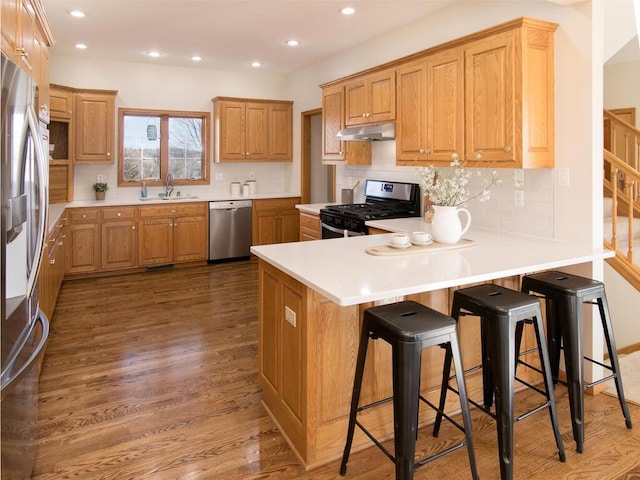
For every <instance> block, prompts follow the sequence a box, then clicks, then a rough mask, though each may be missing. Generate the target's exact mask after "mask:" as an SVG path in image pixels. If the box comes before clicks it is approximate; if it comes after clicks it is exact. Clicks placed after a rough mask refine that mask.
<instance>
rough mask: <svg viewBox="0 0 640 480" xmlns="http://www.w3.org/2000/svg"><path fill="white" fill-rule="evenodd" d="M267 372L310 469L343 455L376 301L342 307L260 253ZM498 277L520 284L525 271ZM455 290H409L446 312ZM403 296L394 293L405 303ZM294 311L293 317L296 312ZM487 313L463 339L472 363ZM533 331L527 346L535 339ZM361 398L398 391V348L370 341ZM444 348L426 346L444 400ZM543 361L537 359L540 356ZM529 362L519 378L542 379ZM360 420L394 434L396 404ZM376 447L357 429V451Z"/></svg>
mask: <svg viewBox="0 0 640 480" xmlns="http://www.w3.org/2000/svg"><path fill="white" fill-rule="evenodd" d="M259 265H260V266H259V290H260V300H259V341H258V344H259V378H260V384H261V386H262V389H263V403H264V406H265V407H266V409H267V410H268V412H269V414H270V415H271V416H272V418H273V419H274V421H275V422H276V423H277V425H278V426H279V428H280V430H281V431H282V433H283V434H284V435H285V437H286V438H287V440H288V442H289V443H290V445H291V447H292V448H293V450H294V452H295V453H296V455H297V456H298V457H299V458H300V460H301V461H302V462H303V464H304V465H305V466H306V468H307V469H312V468H314V467H317V466H319V465H322V464H325V463H328V462H330V461H333V460H336V459H338V458H340V457H341V455H342V451H343V449H344V443H345V438H346V432H347V422H348V415H349V407H350V402H351V392H352V389H353V378H354V374H355V364H356V357H357V351H358V342H359V337H360V326H361V321H362V314H363V312H364V310H365V309H366V308H368V307H370V306H372V305H373V304H361V305H354V306H348V307H341V306H339V305H337V304H336V303H334V302H332V301H330V300H328V299H327V298H325V297H324V296H322V295H320V294H319V293H317V292H316V291H314V290H312V289H310V288H308V287H306V286H305V285H303V284H302V283H300V282H298V281H297V280H295V279H293V278H292V277H290V276H289V275H287V274H286V273H284V272H282V271H280V270H278V269H277V268H275V267H274V266H272V265H270V264H268V263H267V262H265V261H264V260H262V259H260V262H259ZM495 283H498V284H500V285H503V286H505V287H510V288H518V287H519V283H520V279H519V277H518V276H514V277H508V278H504V279H499V280H496V281H495ZM454 291H455V288H450V289H441V290H435V291H431V292H425V293H420V294H416V295H408V296H407V297H406V298H407V299H411V300H416V301H418V302H420V303H423V304H425V305H428V306H430V307H431V308H434V309H435V310H438V311H440V312H442V313H447V314H448V313H449V312H450V309H451V300H452V297H453V292H454ZM401 299H402V298H397V299H390V301H399V300H401ZM285 307H288V308H289V309H290V310H291V311H293V312H295V317H296V318H295V325H293V324H292V323H291V322H290V321H287V319H286V313H285ZM289 315H291V314H290V313H289ZM479 323H480V322H479V319H478V318H474V317H472V316H465V317H464V320H463V321H461V322H460V333H459V335H460V341H461V348H462V356H463V362H464V364H465V367H466V368H469V367H471V366H473V365H476V364H478V363H480V342H479V338H480V327H479ZM529 330H530V329H528V328H527V329H525V337H524V341H523V347H522V349H523V350H525V349H529V348H531V345H532V343H531V342H532V341H534V340H535V337H534V335H533V334H532V333H530V332H529ZM369 342H370V344H369V350H368V355H367V363H366V366H365V372H364V378H363V384H362V394H361V404H364V403H370V402H373V401H376V400H380V399H383V398H387V397H389V396H391V388H392V387H391V385H392V382H391V378H392V371H391V348H390V346H389V345H388V344H387V343H386V342H384V341H373V340H369ZM443 358H444V349H439V348H430V349H427V350H425V351H423V356H422V362H423V368H422V372H421V373H422V378H421V385H422V392H423V394H424V395H425V396H426V397H427V398H429V399H430V400H431V401H433V402H436V403H437V401H438V398H439V389H440V383H441V379H442V365H443ZM534 363H535V359H534ZM526 370H527V369H526V368H524V367H520V368H519V369H518V373H519V376H520V377H522V378H527V379H529V380H531V381H534V382H536V381H538V378H537V374H534V375H529V374H528V373H529V372H527V371H526ZM467 387H468V389H469V392H470V394H471V396H472V397H471V398H475V399H479V398H481V394H480V392H481V388H482V387H481V378H480V375H479V372H478V373H477V374H474V375H473V376H470V377H468V379H467ZM458 405H459V401H458V398H457V396H456V395H449V396H448V407H447V411H448V412H455V411H456V410H457V409H458ZM434 415H435V414H434V412H433V411H432V410H430V409H428V408H422V409H421V411H420V422H421V423H422V424H426V423H431V422H432V421H433V419H434ZM359 418H360V420H361V421H362V422H363V423H364V424H365V425H367V427H368V428H369V429H370V431H371V432H372V433H373V434H374V435H375V436H376V437H377V438H378V439H385V438H391V437H392V435H393V408H392V403H391V402H389V403H388V404H386V405H384V406H381V407H378V408H375V409H371V410H367V411H365V412H362V414H361V415H360V417H359ZM369 446H371V442H370V440H369V439H368V438H366V437H365V435H364V434H363V433H362V432H361V431H359V430H356V434H355V437H354V442H353V449H354V451H356V450H358V449H362V448H366V447H369Z"/></svg>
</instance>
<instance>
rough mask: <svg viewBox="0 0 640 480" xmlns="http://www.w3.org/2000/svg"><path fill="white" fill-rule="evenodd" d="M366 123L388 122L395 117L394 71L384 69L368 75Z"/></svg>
mask: <svg viewBox="0 0 640 480" xmlns="http://www.w3.org/2000/svg"><path fill="white" fill-rule="evenodd" d="M367 93H368V112H367V117H366V118H367V122H368V123H382V122H390V121H392V120H395V118H396V72H395V70H385V71H383V72H380V73H374V74H373V75H370V76H369V79H368V85H367Z"/></svg>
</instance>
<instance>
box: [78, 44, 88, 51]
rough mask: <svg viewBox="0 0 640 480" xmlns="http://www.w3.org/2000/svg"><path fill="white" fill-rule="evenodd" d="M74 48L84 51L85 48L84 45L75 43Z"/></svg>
mask: <svg viewBox="0 0 640 480" xmlns="http://www.w3.org/2000/svg"><path fill="white" fill-rule="evenodd" d="M76 48H78V49H80V50H84V49H85V48H87V46H86V45H85V44H84V43H76Z"/></svg>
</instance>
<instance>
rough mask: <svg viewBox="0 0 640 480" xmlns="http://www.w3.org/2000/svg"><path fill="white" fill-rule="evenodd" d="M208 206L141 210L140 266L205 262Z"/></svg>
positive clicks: (157, 207)
mask: <svg viewBox="0 0 640 480" xmlns="http://www.w3.org/2000/svg"><path fill="white" fill-rule="evenodd" d="M207 215H208V206H207V204H206V203H202V202H201V203H186V204H179V205H175V204H174V205H160V206H154V205H150V206H144V207H139V216H140V220H139V221H138V226H139V254H138V263H139V265H140V266H151V265H164V264H171V263H178V262H189V261H198V260H206V258H207V253H208V249H207V238H208V237H207V234H208V229H207V226H208V217H207Z"/></svg>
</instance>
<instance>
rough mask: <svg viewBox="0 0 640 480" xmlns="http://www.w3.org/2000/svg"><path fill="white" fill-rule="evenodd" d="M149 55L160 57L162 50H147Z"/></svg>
mask: <svg viewBox="0 0 640 480" xmlns="http://www.w3.org/2000/svg"><path fill="white" fill-rule="evenodd" d="M147 55H149V56H150V57H154V58H155V57H159V56H160V52H156V51H155V50H152V51H150V52H147Z"/></svg>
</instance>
